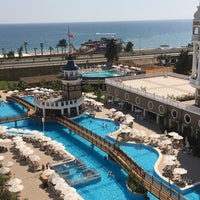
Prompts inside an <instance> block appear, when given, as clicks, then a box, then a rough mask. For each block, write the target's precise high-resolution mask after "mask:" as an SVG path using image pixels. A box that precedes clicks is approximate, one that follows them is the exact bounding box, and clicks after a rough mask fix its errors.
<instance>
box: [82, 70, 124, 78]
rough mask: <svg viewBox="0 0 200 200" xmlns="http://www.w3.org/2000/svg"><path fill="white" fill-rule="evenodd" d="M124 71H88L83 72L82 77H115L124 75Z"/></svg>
mask: <svg viewBox="0 0 200 200" xmlns="http://www.w3.org/2000/svg"><path fill="white" fill-rule="evenodd" d="M125 75H126V72H115V71H102V72H88V73H83V74H82V75H81V76H82V78H83V79H84V78H88V79H90V78H109V77H117V76H125Z"/></svg>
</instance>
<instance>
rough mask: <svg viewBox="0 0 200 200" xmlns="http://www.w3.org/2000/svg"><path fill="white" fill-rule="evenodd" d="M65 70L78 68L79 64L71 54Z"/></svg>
mask: <svg viewBox="0 0 200 200" xmlns="http://www.w3.org/2000/svg"><path fill="white" fill-rule="evenodd" d="M63 70H64V71H72V70H78V66H77V65H76V64H75V63H74V60H73V59H72V56H69V58H68V61H67V64H66V65H65V66H64V67H63Z"/></svg>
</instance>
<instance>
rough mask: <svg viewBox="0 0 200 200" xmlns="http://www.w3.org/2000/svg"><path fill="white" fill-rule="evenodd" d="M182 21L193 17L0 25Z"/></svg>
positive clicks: (9, 23) (10, 23)
mask: <svg viewBox="0 0 200 200" xmlns="http://www.w3.org/2000/svg"><path fill="white" fill-rule="evenodd" d="M176 20H178V21H180V20H193V19H189V18H188V19H145V20H118V21H117V20H116V21H79V22H19V23H18V22H17V23H13V22H8V23H0V25H20V24H75V23H114V22H144V21H176Z"/></svg>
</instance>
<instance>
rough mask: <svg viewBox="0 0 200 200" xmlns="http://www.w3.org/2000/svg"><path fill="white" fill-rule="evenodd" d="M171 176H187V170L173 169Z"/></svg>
mask: <svg viewBox="0 0 200 200" xmlns="http://www.w3.org/2000/svg"><path fill="white" fill-rule="evenodd" d="M173 174H180V175H183V174H187V170H186V169H184V168H179V167H178V168H175V169H174V172H173Z"/></svg>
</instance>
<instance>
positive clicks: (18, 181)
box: [7, 178, 22, 185]
mask: <svg viewBox="0 0 200 200" xmlns="http://www.w3.org/2000/svg"><path fill="white" fill-rule="evenodd" d="M20 183H22V180H21V179H19V178H13V179H10V180H9V181H8V183H7V185H19V184H20Z"/></svg>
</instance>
